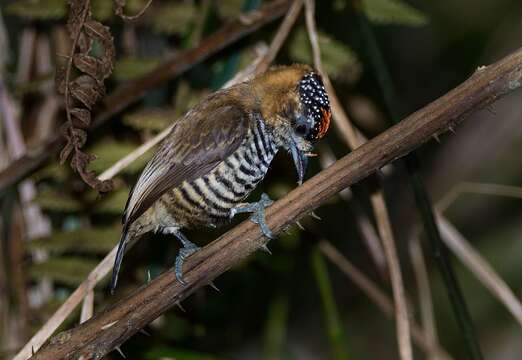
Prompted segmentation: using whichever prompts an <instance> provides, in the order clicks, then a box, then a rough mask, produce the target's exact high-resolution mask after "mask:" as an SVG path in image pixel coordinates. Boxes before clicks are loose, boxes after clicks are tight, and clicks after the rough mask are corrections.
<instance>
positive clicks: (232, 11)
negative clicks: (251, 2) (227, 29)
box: [218, 0, 244, 19]
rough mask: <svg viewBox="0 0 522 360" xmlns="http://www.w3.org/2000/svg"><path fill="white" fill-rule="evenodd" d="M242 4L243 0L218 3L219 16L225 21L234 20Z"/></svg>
mask: <svg viewBox="0 0 522 360" xmlns="http://www.w3.org/2000/svg"><path fill="white" fill-rule="evenodd" d="M243 3H244V1H243V0H228V1H220V2H219V3H218V4H219V14H220V15H221V16H222V17H223V18H225V19H230V18H235V17H236V16H238V15H239V14H240V13H241V10H242V9H243Z"/></svg>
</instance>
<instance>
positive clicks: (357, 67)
mask: <svg viewBox="0 0 522 360" xmlns="http://www.w3.org/2000/svg"><path fill="white" fill-rule="evenodd" d="M318 40H319V46H320V47H321V60H322V62H323V67H324V70H325V71H326V72H327V73H328V75H329V76H331V77H333V78H335V79H338V80H345V81H347V82H350V83H353V82H355V81H357V80H358V79H359V77H360V75H361V72H362V68H361V64H360V62H359V59H358V58H357V56H356V54H355V53H354V52H353V51H352V49H350V48H349V47H348V46H346V45H345V44H343V43H341V42H340V41H337V40H335V39H333V38H331V37H330V36H328V35H327V34H325V33H323V32H321V31H319V33H318ZM289 53H290V56H291V57H292V58H293V59H294V60H296V61H299V62H303V63H309V64H310V63H312V62H313V57H312V48H311V46H310V40H309V39H308V35H307V32H306V30H305V28H304V27H302V26H301V27H299V28H298V29H297V30H296V31H295V33H294V34H293V37H292V41H290V48H289Z"/></svg>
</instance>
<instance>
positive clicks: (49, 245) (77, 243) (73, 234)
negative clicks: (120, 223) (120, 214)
mask: <svg viewBox="0 0 522 360" xmlns="http://www.w3.org/2000/svg"><path fill="white" fill-rule="evenodd" d="M120 232H121V229H120V228H119V227H108V228H107V227H95V228H87V229H78V230H73V231H55V232H53V233H52V234H51V235H50V236H48V237H43V238H39V239H36V240H33V241H30V242H29V243H28V246H29V248H30V249H31V250H37V249H40V250H47V251H50V252H53V253H64V252H67V251H79V252H82V253H92V254H106V253H108V252H109V251H110V250H111V249H112V248H113V247H114V245H115V244H116V242H117V241H118V239H119V237H120Z"/></svg>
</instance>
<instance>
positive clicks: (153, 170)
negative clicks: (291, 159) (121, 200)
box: [123, 105, 249, 225]
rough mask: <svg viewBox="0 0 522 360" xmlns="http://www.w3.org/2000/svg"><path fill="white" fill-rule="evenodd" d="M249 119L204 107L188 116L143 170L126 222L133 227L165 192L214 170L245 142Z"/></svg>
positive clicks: (233, 109) (234, 109)
mask: <svg viewBox="0 0 522 360" xmlns="http://www.w3.org/2000/svg"><path fill="white" fill-rule="evenodd" d="M203 110H205V111H203ZM248 119H249V118H248V114H246V113H245V112H244V111H243V110H242V109H241V108H240V107H239V106H236V105H223V106H219V107H217V108H215V109H208V107H206V106H204V105H203V109H195V110H192V111H191V112H189V113H187V115H185V117H184V118H183V119H181V120H180V121H179V122H178V123H177V124H176V125H175V126H174V128H173V129H172V131H171V133H170V134H169V135H168V136H167V138H166V139H165V140H164V141H163V143H162V145H161V146H160V148H159V149H158V151H157V152H156V153H155V155H154V156H153V158H152V159H151V160H150V161H149V163H148V164H147V166H146V167H145V169H144V170H143V172H142V174H141V176H140V178H139V180H138V182H137V183H136V185H135V186H134V189H133V190H132V192H131V194H130V196H129V200H128V201H127V206H126V209H125V213H124V216H123V222H124V223H125V224H127V225H130V223H132V222H133V221H135V220H136V219H137V218H138V217H139V216H140V215H142V214H143V213H144V212H145V211H146V210H147V209H148V208H149V207H150V206H152V204H153V203H154V202H155V201H156V200H158V199H159V198H160V197H161V195H163V194H164V193H165V192H166V191H168V190H169V189H173V188H176V187H177V186H179V185H181V183H182V182H183V181H191V180H194V179H197V178H199V177H201V176H203V175H205V174H207V173H208V172H210V171H211V170H212V169H214V168H215V167H216V166H217V165H218V164H219V163H220V162H221V161H223V160H224V159H225V158H227V157H228V156H229V155H230V154H232V153H233V152H234V151H235V150H236V149H237V148H238V147H239V145H240V144H241V143H242V142H243V140H244V139H245V138H246V135H247V132H248V126H249V125H248Z"/></svg>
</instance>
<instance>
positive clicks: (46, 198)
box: [33, 189, 83, 212]
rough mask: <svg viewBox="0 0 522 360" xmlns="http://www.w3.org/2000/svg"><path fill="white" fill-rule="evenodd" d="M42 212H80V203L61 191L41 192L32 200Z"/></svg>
mask: <svg viewBox="0 0 522 360" xmlns="http://www.w3.org/2000/svg"><path fill="white" fill-rule="evenodd" d="M33 201H34V202H36V203H37V204H38V205H40V207H41V208H42V209H44V210H48V211H58V212H76V211H80V210H82V208H83V206H82V203H81V202H80V201H79V200H78V199H75V198H74V197H72V196H70V195H68V194H65V193H64V192H63V191H60V192H58V191H56V190H51V189H48V190H42V191H40V192H38V194H37V195H36V197H35V198H34V200H33Z"/></svg>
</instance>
